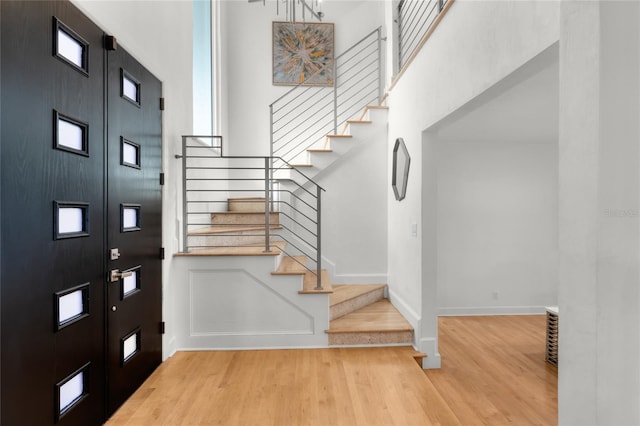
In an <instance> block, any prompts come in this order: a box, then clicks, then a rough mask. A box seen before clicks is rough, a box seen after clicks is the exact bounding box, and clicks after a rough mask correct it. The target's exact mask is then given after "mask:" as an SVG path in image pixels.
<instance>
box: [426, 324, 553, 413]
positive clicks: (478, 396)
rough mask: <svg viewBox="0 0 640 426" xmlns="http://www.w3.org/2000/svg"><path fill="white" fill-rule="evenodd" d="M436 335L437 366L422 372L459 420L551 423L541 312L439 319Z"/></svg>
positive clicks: (548, 370) (550, 384) (549, 376)
mask: <svg viewBox="0 0 640 426" xmlns="http://www.w3.org/2000/svg"><path fill="white" fill-rule="evenodd" d="M439 336H440V338H439V342H438V345H439V348H440V354H441V356H442V368H441V369H440V370H425V374H426V375H427V377H428V378H429V379H430V380H431V381H432V382H433V384H434V385H435V387H436V389H438V392H439V393H440V394H441V395H443V398H444V399H445V401H446V402H447V404H448V405H449V406H451V408H452V409H453V410H454V412H455V413H456V415H457V416H458V417H459V418H460V421H461V422H462V423H463V424H465V425H467V424H468V425H483V424H491V425H494V424H496V425H504V424H518V425H533V424H538V425H555V424H557V415H558V399H557V386H558V378H557V368H556V367H553V366H551V365H550V364H548V363H547V362H545V360H544V359H545V317H544V316H538V315H536V316H491V317H443V318H440V319H439ZM470 348H472V350H469V349H470Z"/></svg>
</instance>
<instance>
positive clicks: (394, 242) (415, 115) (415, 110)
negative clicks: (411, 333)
mask: <svg viewBox="0 0 640 426" xmlns="http://www.w3.org/2000/svg"><path fill="white" fill-rule="evenodd" d="M558 13H559V4H558V3H556V2H535V1H518V2H503V1H482V2H473V1H464V0H463V1H461V0H458V1H456V2H455V3H453V5H452V6H451V8H450V9H449V12H448V13H447V15H446V16H445V17H444V19H443V21H442V22H441V23H440V25H439V26H438V28H437V29H436V31H435V32H434V33H433V35H432V36H431V38H430V40H429V41H428V42H427V43H426V45H425V46H424V47H423V49H422V51H421V52H420V54H419V55H418V56H417V57H416V59H415V60H414V62H413V63H412V65H411V66H410V67H409V69H408V70H407V72H406V73H405V74H404V75H403V76H402V78H401V79H400V80H399V81H398V82H397V83H396V85H395V86H394V88H393V90H392V91H391V92H390V96H389V101H388V104H389V106H390V111H389V145H388V150H389V152H390V151H391V150H392V147H393V145H392V144H393V141H394V140H395V138H397V137H403V138H404V140H405V143H406V144H407V148H408V150H409V153H410V155H411V158H412V168H411V170H410V176H409V184H408V189H407V196H406V198H405V199H404V200H403V201H401V202H397V201H395V199H394V198H393V193H392V192H391V190H390V189H389V191H388V196H389V199H390V201H389V247H390V248H389V287H390V293H391V295H392V300H393V299H394V298H395V300H396V301H397V302H398V305H401V306H403V307H404V308H403V312H404V313H405V314H408V315H409V316H413V317H414V318H412V321H413V322H417V321H419V322H420V327H419V329H418V333H419V334H420V335H421V336H420V337H419V342H418V345H419V347H420V349H421V350H422V351H424V352H426V353H427V354H428V355H429V357H428V358H427V361H426V366H431V367H437V366H439V364H440V360H439V354H438V352H437V323H436V320H437V300H436V297H437V292H436V288H437V287H436V285H437V284H436V282H435V281H433V280H430V279H429V278H428V276H427V275H428V273H429V274H435V266H434V265H423V253H422V252H423V249H424V250H429V248H428V247H423V244H426V245H428V244H429V243H430V240H427V239H425V234H424V233H423V229H422V223H423V222H422V220H421V218H422V214H423V205H422V196H423V194H422V188H423V186H421V185H420V183H421V182H422V181H423V179H422V173H423V171H422V170H421V164H423V162H425V161H429V159H428V158H426V157H423V134H422V132H423V131H424V130H426V129H428V128H429V127H431V126H432V125H434V124H435V123H437V122H438V121H439V120H440V119H442V118H443V117H445V116H447V115H448V114H450V113H452V112H453V111H455V110H457V109H458V108H460V107H461V106H463V105H464V104H465V103H467V102H468V101H470V100H471V99H473V98H475V97H476V96H478V95H479V94H481V93H482V92H483V91H485V90H486V89H488V88H489V87H491V86H492V85H494V84H495V83H496V82H498V81H500V80H501V79H503V78H504V77H506V76H508V75H509V74H510V73H511V72H513V71H514V70H515V69H517V68H518V67H519V66H521V65H522V64H524V63H525V62H526V61H528V60H529V59H531V58H533V57H534V56H535V55H537V54H538V53H540V52H541V51H543V50H544V49H546V48H547V47H549V46H550V45H552V44H553V43H554V42H556V41H557V40H558ZM436 59H437V60H436ZM414 165H415V166H414ZM424 188H426V187H424ZM425 190H426V189H425ZM413 224H419V225H420V226H419V227H418V235H417V236H416V237H413V236H412V233H411V229H412V225H413ZM424 231H429V230H424ZM423 273H424V275H423Z"/></svg>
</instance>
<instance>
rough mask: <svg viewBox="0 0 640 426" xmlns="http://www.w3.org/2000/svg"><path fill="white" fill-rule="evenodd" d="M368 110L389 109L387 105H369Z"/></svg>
mask: <svg viewBox="0 0 640 426" xmlns="http://www.w3.org/2000/svg"><path fill="white" fill-rule="evenodd" d="M367 109H389V107H388V106H387V105H369V106H367Z"/></svg>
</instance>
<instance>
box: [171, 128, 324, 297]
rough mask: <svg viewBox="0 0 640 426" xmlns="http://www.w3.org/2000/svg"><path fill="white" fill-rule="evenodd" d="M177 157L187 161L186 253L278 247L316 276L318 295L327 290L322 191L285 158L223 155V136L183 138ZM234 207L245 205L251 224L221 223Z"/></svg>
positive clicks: (184, 201) (184, 165)
mask: <svg viewBox="0 0 640 426" xmlns="http://www.w3.org/2000/svg"><path fill="white" fill-rule="evenodd" d="M176 157H177V158H181V159H182V212H183V214H182V234H183V235H182V238H183V240H182V242H183V251H184V252H185V253H193V252H198V251H201V252H204V253H206V252H207V250H211V249H217V250H219V249H220V248H222V247H237V246H252V247H256V246H258V247H263V249H264V251H265V252H271V251H272V250H273V249H274V246H277V249H278V250H280V251H282V252H283V253H285V254H286V255H288V256H291V257H292V258H293V260H294V261H296V262H298V263H299V264H300V265H301V266H303V267H304V268H306V269H307V270H308V271H310V272H311V273H312V274H314V275H315V279H316V290H321V289H322V283H321V273H320V271H321V269H322V244H321V242H322V239H321V235H322V234H321V220H320V219H321V213H322V212H321V200H322V192H323V191H324V189H323V188H322V187H320V186H319V185H318V184H316V183H315V182H314V181H313V180H311V179H310V178H308V177H307V176H305V175H304V174H303V173H302V172H300V171H298V170H297V169H295V168H294V167H292V166H291V165H289V163H288V162H287V161H286V160H284V159H282V158H278V157H272V156H266V157H259V156H227V155H224V153H223V143H222V137H221V136H183V137H182V154H181V155H177V156H176ZM276 163H277V164H276ZM230 200H233V201H230ZM231 202H233V203H234V205H235V206H237V205H244V207H245V208H240V210H241V211H242V212H244V213H245V215H247V214H248V217H250V218H251V219H250V220H251V221H249V222H247V221H246V220H245V221H242V222H239V221H236V219H233V218H232V219H228V220H226V219H225V220H221V219H219V218H221V217H224V216H225V214H227V215H228V212H229V207H230V206H231ZM295 256H305V257H306V258H308V259H309V260H310V262H311V264H309V265H308V264H306V263H305V262H301V261H300V260H298V259H296V257H295Z"/></svg>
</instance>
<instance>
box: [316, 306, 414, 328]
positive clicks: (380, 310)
mask: <svg viewBox="0 0 640 426" xmlns="http://www.w3.org/2000/svg"><path fill="white" fill-rule="evenodd" d="M398 331H400V332H403V331H404V332H412V331H413V327H411V324H409V323H408V322H407V320H406V319H405V318H404V317H403V316H402V314H400V312H398V311H397V309H396V308H394V307H393V305H392V304H391V302H390V301H389V299H383V300H381V301H379V302H376V303H373V304H371V305H368V306H365V307H364V308H362V309H359V310H357V311H355V312H352V313H350V314H347V315H345V316H343V317H340V318H338V319H335V320H333V321H331V322H330V325H329V330H326V332H327V333H329V334H332V333H371V332H398Z"/></svg>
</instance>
